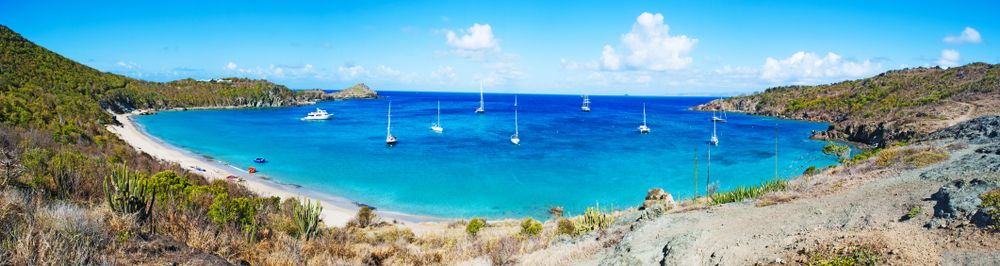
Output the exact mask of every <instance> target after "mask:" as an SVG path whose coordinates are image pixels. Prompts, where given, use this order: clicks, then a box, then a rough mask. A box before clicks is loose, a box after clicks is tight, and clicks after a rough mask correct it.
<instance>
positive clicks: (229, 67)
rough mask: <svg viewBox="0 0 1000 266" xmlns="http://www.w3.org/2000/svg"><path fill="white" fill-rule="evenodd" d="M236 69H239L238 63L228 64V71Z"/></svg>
mask: <svg viewBox="0 0 1000 266" xmlns="http://www.w3.org/2000/svg"><path fill="white" fill-rule="evenodd" d="M236 68H237V66H236V63H233V62H229V63H228V64H226V69H229V70H236Z"/></svg>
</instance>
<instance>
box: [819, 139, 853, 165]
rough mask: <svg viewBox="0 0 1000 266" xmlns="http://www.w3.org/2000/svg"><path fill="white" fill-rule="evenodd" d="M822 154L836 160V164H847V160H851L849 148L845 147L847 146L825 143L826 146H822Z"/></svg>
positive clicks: (831, 142) (830, 142)
mask: <svg viewBox="0 0 1000 266" xmlns="http://www.w3.org/2000/svg"><path fill="white" fill-rule="evenodd" d="M823 154H826V155H829V156H833V157H835V158H837V161H838V162H840V163H844V162H847V159H850V158H851V148H850V147H847V145H842V144H837V143H834V142H833V141H829V142H827V143H826V146H823Z"/></svg>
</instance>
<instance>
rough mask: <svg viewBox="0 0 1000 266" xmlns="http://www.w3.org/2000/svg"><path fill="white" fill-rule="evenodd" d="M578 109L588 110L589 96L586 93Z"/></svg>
mask: <svg viewBox="0 0 1000 266" xmlns="http://www.w3.org/2000/svg"><path fill="white" fill-rule="evenodd" d="M580 110H583V111H584V112H590V97H587V95H583V106H580Z"/></svg>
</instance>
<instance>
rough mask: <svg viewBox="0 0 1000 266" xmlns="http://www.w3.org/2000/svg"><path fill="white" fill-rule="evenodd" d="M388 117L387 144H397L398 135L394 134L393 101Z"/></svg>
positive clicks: (390, 103) (386, 128)
mask: <svg viewBox="0 0 1000 266" xmlns="http://www.w3.org/2000/svg"><path fill="white" fill-rule="evenodd" d="M386 117H387V119H386V127H385V134H386V135H385V144H388V145H394V144H396V136H393V135H392V102H389V113H388V115H387V116H386Z"/></svg>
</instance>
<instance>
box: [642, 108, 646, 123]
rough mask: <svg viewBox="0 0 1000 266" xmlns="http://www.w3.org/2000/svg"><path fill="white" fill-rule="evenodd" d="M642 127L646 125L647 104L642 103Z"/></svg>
mask: <svg viewBox="0 0 1000 266" xmlns="http://www.w3.org/2000/svg"><path fill="white" fill-rule="evenodd" d="M642 125H643V126H645V125H646V103H642Z"/></svg>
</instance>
